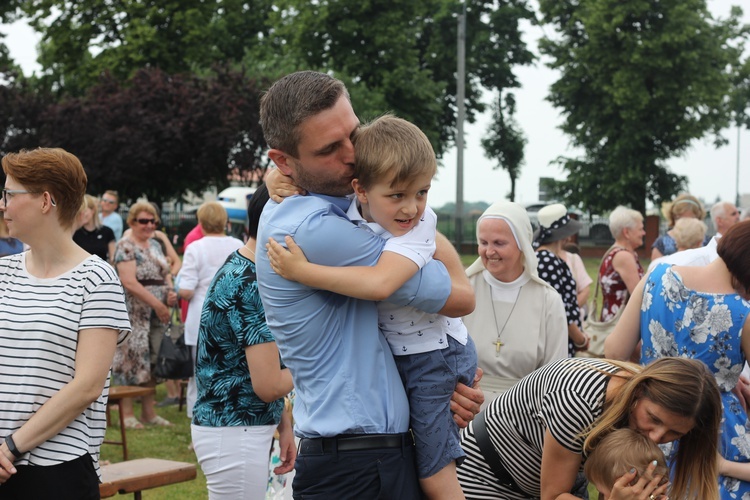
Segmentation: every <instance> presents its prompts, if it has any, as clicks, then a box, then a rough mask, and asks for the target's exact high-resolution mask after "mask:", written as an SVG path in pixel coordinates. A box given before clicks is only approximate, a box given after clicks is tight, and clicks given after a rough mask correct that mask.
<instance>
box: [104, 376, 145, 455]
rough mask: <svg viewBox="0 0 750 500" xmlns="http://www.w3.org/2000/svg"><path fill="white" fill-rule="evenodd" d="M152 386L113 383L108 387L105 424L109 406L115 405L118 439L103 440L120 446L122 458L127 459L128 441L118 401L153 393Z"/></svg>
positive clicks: (105, 442)
mask: <svg viewBox="0 0 750 500" xmlns="http://www.w3.org/2000/svg"><path fill="white" fill-rule="evenodd" d="M154 392H155V389H154V388H153V387H140V386H137V385H113V386H112V387H110V388H109V399H108V400H107V425H109V424H110V417H109V407H110V406H114V405H117V409H118V413H119V414H120V440H119V441H112V440H106V439H105V440H104V444H116V445H119V446H122V459H123V460H127V459H128V441H127V439H126V438H125V417H124V416H123V414H122V407H121V406H120V402H121V401H122V400H123V399H125V398H137V397H140V396H148V395H149V394H154Z"/></svg>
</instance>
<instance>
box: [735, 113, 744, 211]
mask: <svg viewBox="0 0 750 500" xmlns="http://www.w3.org/2000/svg"><path fill="white" fill-rule="evenodd" d="M740 130H742V127H741V126H740V124H739V123H738V124H737V176H736V181H735V186H736V189H737V193H736V195H735V200H734V206H735V207H737V208H739V207H740Z"/></svg>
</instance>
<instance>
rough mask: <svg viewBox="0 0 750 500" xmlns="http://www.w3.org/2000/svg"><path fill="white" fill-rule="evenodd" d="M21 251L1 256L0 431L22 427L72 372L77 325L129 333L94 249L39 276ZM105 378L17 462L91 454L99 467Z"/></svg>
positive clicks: (112, 277) (119, 298)
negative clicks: (88, 400) (79, 408)
mask: <svg viewBox="0 0 750 500" xmlns="http://www.w3.org/2000/svg"><path fill="white" fill-rule="evenodd" d="M25 257H26V253H22V254H17V255H12V256H9V257H4V258H2V259H0V438H4V437H5V436H7V435H8V434H10V433H12V432H14V431H16V430H17V429H18V428H20V427H21V426H22V425H23V424H24V423H25V422H26V421H27V420H28V419H29V418H30V417H31V416H32V415H34V413H35V412H36V411H37V410H38V409H39V407H40V406H42V405H43V404H44V403H45V402H46V401H47V400H48V399H49V398H50V397H52V396H53V395H54V394H55V393H57V392H58V391H59V390H60V389H61V388H62V387H63V386H65V385H66V384H67V383H68V382H70V381H71V380H72V379H73V375H74V373H75V356H76V349H77V342H78V332H79V331H80V330H86V329H90V328H111V329H115V330H117V331H118V332H119V334H118V343H119V342H122V341H123V340H125V337H126V336H127V335H128V332H130V322H129V320H128V313H127V309H126V307H125V296H124V292H123V289H122V285H121V284H120V280H119V278H118V277H117V274H116V273H115V271H114V269H112V267H111V266H110V265H109V264H107V263H106V262H104V261H103V260H101V259H100V258H99V257H96V256H91V257H89V258H88V259H86V260H84V261H83V262H81V263H80V264H79V265H77V266H76V267H74V268H73V269H71V270H70V271H68V272H66V273H64V274H62V275H60V276H58V277H56V278H48V279H40V278H35V277H34V276H31V275H30V274H29V273H28V272H27V270H26V259H25ZM108 395H109V377H108V378H107V382H106V384H105V387H104V390H103V391H102V394H101V396H99V398H98V399H97V400H96V401H94V402H93V403H92V404H91V405H90V406H89V407H88V408H86V410H85V411H84V412H83V413H81V415H79V416H78V417H77V418H76V419H75V420H74V421H73V422H71V423H70V425H68V427H66V428H65V429H63V430H62V431H61V432H60V433H59V434H57V435H56V436H54V437H52V438H51V439H49V440H48V441H46V442H44V443H42V444H41V445H39V446H38V447H36V448H34V449H33V450H29V451H27V452H26V453H24V455H23V457H21V458H20V459H18V460H16V462H15V464H16V465H26V464H32V465H40V466H48V465H56V464H59V463H63V462H68V461H71V460H74V459H76V458H78V457H80V456H82V455H84V454H85V453H89V454H91V456H92V458H93V459H94V465H95V467H96V470H97V473H98V472H99V465H98V462H99V448H100V447H101V443H102V440H103V439H104V432H105V429H106V418H105V409H106V403H107V396H108Z"/></svg>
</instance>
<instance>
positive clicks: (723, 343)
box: [604, 221, 750, 498]
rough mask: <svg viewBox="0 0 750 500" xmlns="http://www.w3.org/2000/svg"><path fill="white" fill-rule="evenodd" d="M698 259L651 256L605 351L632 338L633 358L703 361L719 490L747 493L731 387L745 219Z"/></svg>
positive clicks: (749, 290) (744, 280)
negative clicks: (711, 390)
mask: <svg viewBox="0 0 750 500" xmlns="http://www.w3.org/2000/svg"><path fill="white" fill-rule="evenodd" d="M717 252H718V254H719V258H718V259H716V260H715V261H713V262H712V263H711V264H708V265H707V266H703V267H683V266H670V265H669V264H659V265H658V266H656V268H655V269H654V270H653V271H652V272H651V273H650V274H649V275H648V276H647V277H646V278H645V279H643V280H642V281H641V282H640V283H639V284H638V286H637V287H636V288H635V291H634V293H633V300H631V301H630V302H629V303H628V306H627V307H626V308H625V311H624V313H623V315H622V317H621V318H620V321H619V322H618V324H617V327H616V328H615V330H614V332H612V334H611V335H610V336H609V338H607V341H606V343H605V344H604V354H605V356H606V357H607V358H611V359H628V358H629V357H630V356H631V355H632V353H633V351H634V349H635V347H636V345H637V344H638V342H639V341H642V342H643V346H642V348H641V363H643V364H646V363H649V362H651V361H652V360H654V359H657V358H663V357H668V356H680V357H688V358H694V359H699V360H701V361H703V362H704V363H705V364H706V365H707V366H708V368H709V369H710V370H711V371H712V372H713V373H714V375H715V377H716V382H717V383H718V385H719V389H720V390H721V393H722V403H723V408H724V419H723V421H722V433H721V443H720V453H721V455H722V457H723V458H722V459H721V460H720V461H719V473H720V474H721V476H720V477H719V487H720V491H721V498H748V497H750V432H748V429H747V413H746V412H745V409H744V408H743V405H742V404H741V403H740V401H739V399H738V398H737V396H736V395H735V394H734V393H733V392H732V389H733V388H734V387H735V385H737V381H738V380H739V377H740V373H741V372H742V367H743V365H744V363H745V359H746V357H747V354H750V321H748V320H747V319H748V317H749V316H750V302H748V299H750V268H748V266H747V255H750V221H745V222H741V223H738V224H736V225H735V226H733V227H732V228H731V229H730V230H729V231H727V234H725V235H724V236H723V237H722V238H721V240H719V245H718V247H717Z"/></svg>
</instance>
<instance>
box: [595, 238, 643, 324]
mask: <svg viewBox="0 0 750 500" xmlns="http://www.w3.org/2000/svg"><path fill="white" fill-rule="evenodd" d="M622 251H625V252H627V251H628V250H626V249H625V248H623V247H616V248H615V249H614V250H612V251H611V252H610V253H609V255H607V256H606V257H605V258H604V261H603V262H602V265H601V267H600V268H599V286H600V287H601V289H602V316H601V321H608V320H610V319H612V318H614V317H615V314H617V311H619V310H620V308H621V307H625V303H626V302H627V300H626V298H627V296H628V287H626V286H625V282H624V281H623V280H622V277H621V276H620V273H618V272H617V271H615V268H614V266H613V265H612V259H614V257H615V255H617V253H618V252H622ZM630 253H632V254H633V257H634V258H635V263H636V264H637V265H638V279H639V280H640V279H641V278H643V267H642V266H641V262H640V261H639V260H638V254H636V253H635V252H630Z"/></svg>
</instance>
